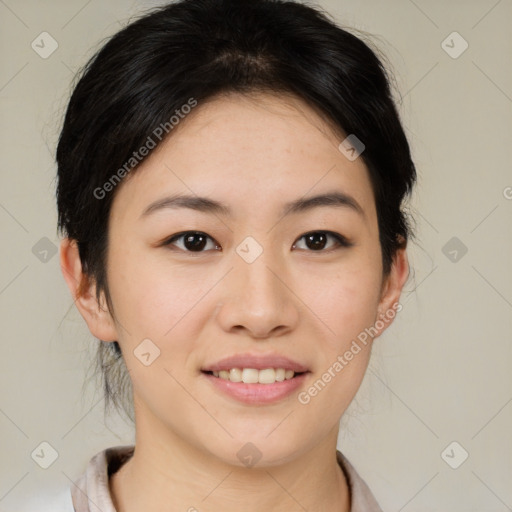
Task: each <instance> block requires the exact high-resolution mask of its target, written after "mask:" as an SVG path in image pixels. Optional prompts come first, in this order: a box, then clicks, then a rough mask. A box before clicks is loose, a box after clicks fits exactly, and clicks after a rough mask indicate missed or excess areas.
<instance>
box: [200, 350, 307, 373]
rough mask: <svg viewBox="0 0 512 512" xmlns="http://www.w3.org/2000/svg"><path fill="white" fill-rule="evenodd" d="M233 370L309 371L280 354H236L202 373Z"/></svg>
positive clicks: (210, 366) (209, 366) (203, 369)
mask: <svg viewBox="0 0 512 512" xmlns="http://www.w3.org/2000/svg"><path fill="white" fill-rule="evenodd" d="M231 368H254V369H256V370H265V369H266V368H284V369H285V370H293V371H294V372H295V373H302V372H307V371H309V370H308V368H307V367H306V366H304V365H302V364H300V363H298V362H297V361H294V360H293V359H290V358H288V357H286V356H282V355H279V354H265V355H263V354H259V355H256V354H236V355H234V356H229V357H225V358H223V359H221V360H219V361H217V362H216V363H213V364H209V365H208V366H205V367H204V368H202V371H204V372H219V371H221V370H230V369H231Z"/></svg>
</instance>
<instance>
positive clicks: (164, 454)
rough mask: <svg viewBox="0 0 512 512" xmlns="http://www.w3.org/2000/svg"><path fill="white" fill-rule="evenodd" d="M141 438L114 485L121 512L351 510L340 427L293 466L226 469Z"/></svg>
mask: <svg viewBox="0 0 512 512" xmlns="http://www.w3.org/2000/svg"><path fill="white" fill-rule="evenodd" d="M138 426H139V425H138ZM136 432H137V439H136V449H135V452H134V454H133V456H132V457H131V459H130V460H128V461H127V462H126V463H125V464H124V465H123V466H122V467H121V468H120V469H119V470H118V471H117V472H116V473H115V474H114V475H112V477H111V479H110V488H111V494H112V498H113V502H114V506H115V508H116V511H117V512H135V511H139V510H145V511H146V512H157V511H158V512H160V511H161V510H167V511H169V512H175V511H176V512H178V511H179V512H183V511H186V512H209V511H218V510H223V511H224V512H232V511H233V512H234V511H237V512H239V511H240V510H244V512H261V511H262V510H265V511H267V512H274V511H275V512H277V511H282V510H287V511H290V512H294V511H297V512H303V511H304V510H315V511H318V512H349V510H350V494H349V490H348V485H347V482H346V479H345V476H344V473H343V470H342V469H341V467H340V466H339V465H338V463H337V460H336V440H337V436H338V428H336V429H333V430H332V431H331V432H330V433H329V435H328V436H327V437H326V438H325V439H324V440H322V441H321V442H320V443H319V444H318V445H316V446H315V447H314V448H313V449H312V450H309V451H306V452H304V453H301V454H300V455H298V456H297V457H295V458H293V460H290V461H288V462H286V463H283V464H279V465H273V466H266V467H258V466H254V467H252V468H247V467H240V466H234V465H231V464H226V463H225V462H223V461H221V460H219V459H218V458H216V457H214V456H212V455H210V454H208V453H207V452H205V451H200V450H198V449H197V448H195V447H194V446H191V445H190V444H188V443H186V442H184V441H183V440H182V439H180V438H178V437H175V436H173V435H172V434H169V432H166V435H165V436H164V437H161V436H159V435H158V433H157V432H155V431H154V430H153V431H152V432H151V435H149V431H148V432H144V429H141V428H137V430H136ZM162 439H165V442H162Z"/></svg>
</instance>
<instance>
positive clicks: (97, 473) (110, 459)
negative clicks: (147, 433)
mask: <svg viewBox="0 0 512 512" xmlns="http://www.w3.org/2000/svg"><path fill="white" fill-rule="evenodd" d="M134 448H135V447H134V446H132V445H127V446H114V447H111V448H106V449H105V450H102V451H101V452H98V453H97V454H96V455H94V456H93V457H92V458H91V460H90V461H89V463H88V464H87V468H86V470H85V472H84V473H83V474H82V475H81V476H80V478H78V480H76V481H75V482H74V483H73V484H72V486H71V498H72V504H73V505H74V510H75V511H76V512H89V510H90V509H89V503H94V504H95V505H96V506H97V507H99V508H100V509H101V510H103V511H105V512H106V511H111V510H115V509H114V505H113V503H112V497H111V495H110V488H109V477H110V475H111V474H112V473H115V472H116V471H117V470H118V469H119V468H120V467H121V465H122V464H123V463H124V462H125V461H126V460H128V459H129V458H130V457H131V456H132V454H133V452H134ZM71 510H72V511H73V509H71Z"/></svg>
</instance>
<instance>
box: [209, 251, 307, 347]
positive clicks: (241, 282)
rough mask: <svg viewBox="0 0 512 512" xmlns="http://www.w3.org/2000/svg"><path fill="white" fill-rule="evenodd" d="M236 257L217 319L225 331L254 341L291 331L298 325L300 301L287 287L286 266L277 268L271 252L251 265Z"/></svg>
mask: <svg viewBox="0 0 512 512" xmlns="http://www.w3.org/2000/svg"><path fill="white" fill-rule="evenodd" d="M236 257H237V258H238V259H237V260H235V268H234V269H233V271H232V272H229V274H228V275H227V276H226V278H225V279H226V282H225V283H224V287H223V295H222V298H221V300H220V304H219V305H218V312H217V316H216V319H217V322H219V324H220V325H221V327H222V329H223V330H224V331H225V332H230V333H237V332H238V333H239V334H243V333H245V335H247V336H250V337H252V338H255V339H265V338H271V337H274V336H281V335H283V334H286V333H288V332H290V331H292V330H293V329H294V328H295V327H296V325H297V323H298V321H299V311H298V309H297V306H298V302H300V301H299V300H298V298H297V297H296V295H294V293H293V289H292V288H291V287H290V284H289V283H286V281H287V279H286V275H287V274H286V273H285V272H284V270H283V265H281V266H279V265H277V263H276V261H275V260H274V259H272V258H271V255H270V252H269V251H263V253H262V254H261V255H260V256H259V257H258V258H257V259H256V260H255V261H253V262H252V263H247V262H246V261H244V260H243V259H242V258H239V257H238V256H236ZM288 280H289V279H288Z"/></svg>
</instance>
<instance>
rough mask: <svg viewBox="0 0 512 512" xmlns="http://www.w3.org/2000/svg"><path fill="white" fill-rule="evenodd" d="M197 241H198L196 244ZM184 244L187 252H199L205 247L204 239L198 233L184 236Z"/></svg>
mask: <svg viewBox="0 0 512 512" xmlns="http://www.w3.org/2000/svg"><path fill="white" fill-rule="evenodd" d="M194 238H195V239H196V243H194V242H193V240H194ZM197 240H199V241H198V242H197ZM184 244H185V247H186V248H187V249H189V250H192V251H201V250H202V249H204V246H205V245H206V237H205V236H203V235H202V234H200V233H192V234H190V235H186V236H185V241H184Z"/></svg>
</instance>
